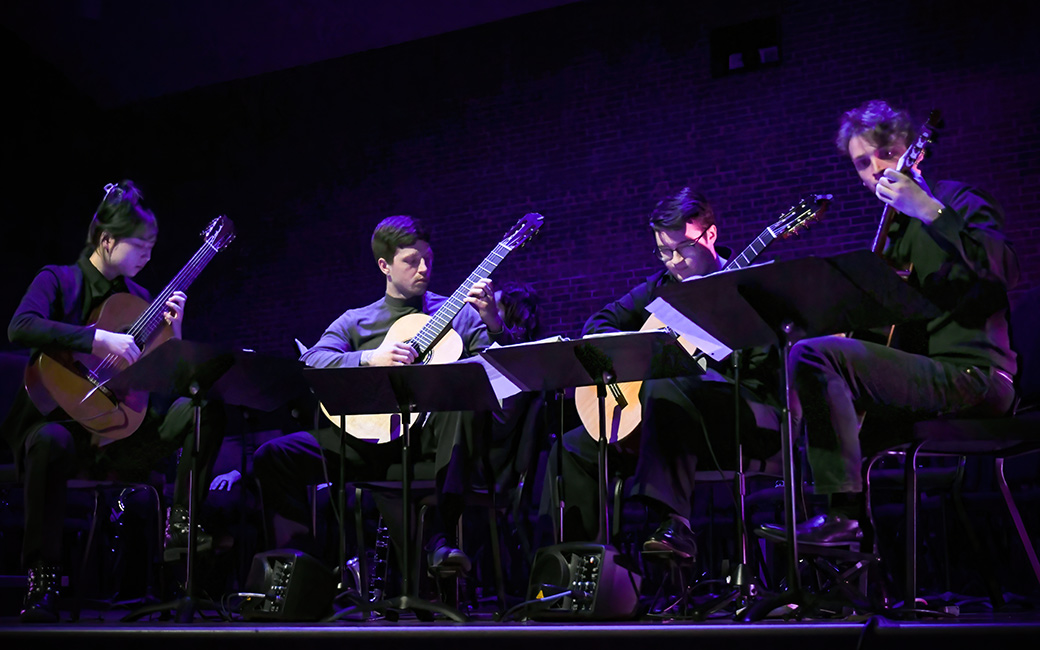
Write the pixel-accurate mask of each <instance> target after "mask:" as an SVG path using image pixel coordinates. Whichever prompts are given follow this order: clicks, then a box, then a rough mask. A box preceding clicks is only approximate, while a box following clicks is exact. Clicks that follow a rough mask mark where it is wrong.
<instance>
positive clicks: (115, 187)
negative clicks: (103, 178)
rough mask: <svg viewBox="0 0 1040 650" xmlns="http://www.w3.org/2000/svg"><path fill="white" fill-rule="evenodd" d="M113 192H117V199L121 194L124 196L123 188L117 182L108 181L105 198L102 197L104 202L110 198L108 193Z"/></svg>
mask: <svg viewBox="0 0 1040 650" xmlns="http://www.w3.org/2000/svg"><path fill="white" fill-rule="evenodd" d="M112 192H115V193H116V196H115V198H117V199H118V198H120V197H121V196H123V188H121V187H119V186H118V185H116V184H115V183H107V184H106V185H105V198H103V199H101V201H102V202H104V201H107V200H108V195H109V194H111V193H112Z"/></svg>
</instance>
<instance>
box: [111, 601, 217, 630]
mask: <svg viewBox="0 0 1040 650" xmlns="http://www.w3.org/2000/svg"><path fill="white" fill-rule="evenodd" d="M202 606H205V607H206V608H208V609H217V604H216V603H214V602H213V601H210V600H196V599H195V598H190V597H187V596H185V597H182V598H178V599H177V600H171V601H167V602H165V603H156V604H155V605H148V606H146V607H142V608H140V609H137V610H135V611H132V612H130V613H129V614H127V615H126V616H124V617H123V618H122V619H121V620H122V621H123V622H124V623H126V622H132V621H137V620H140V619H142V618H144V617H145V616H150V615H151V614H162V613H167V612H172V613H173V618H174V621H175V622H177V623H191V622H192V621H194V619H195V613H196V612H197V611H199V610H200V609H202Z"/></svg>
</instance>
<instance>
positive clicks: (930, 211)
mask: <svg viewBox="0 0 1040 650" xmlns="http://www.w3.org/2000/svg"><path fill="white" fill-rule="evenodd" d="M947 210H948V208H947V207H946V206H945V205H944V204H943V203H942V201H939V200H938V199H932V200H931V201H929V202H928V204H927V205H926V206H925V207H924V208H922V209H921V211H920V214H919V216H918V218H919V219H920V220H921V221H923V222H925V223H932V222H933V221H935V220H936V219H938V218H939V217H941V216H943V214H945V213H946V212H947Z"/></svg>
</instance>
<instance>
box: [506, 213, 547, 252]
mask: <svg viewBox="0 0 1040 650" xmlns="http://www.w3.org/2000/svg"><path fill="white" fill-rule="evenodd" d="M544 220H545V217H543V216H542V215H540V214H538V213H537V212H528V213H527V214H525V215H524V216H522V217H520V220H519V221H517V222H516V225H515V226H513V227H512V228H510V230H509V232H507V233H506V235H505V237H503V238H502V246H505V247H506V248H508V249H509V250H511V251H512V250H516V249H517V248H520V247H521V246H523V245H524V244H526V243H527V242H528V240H529V239H531V238H532V237H534V236H535V234H536V233H537V232H538V230H539V229H540V228H541V227H542V222H543V221H544Z"/></svg>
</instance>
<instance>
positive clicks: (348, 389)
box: [303, 362, 499, 623]
mask: <svg viewBox="0 0 1040 650" xmlns="http://www.w3.org/2000/svg"><path fill="white" fill-rule="evenodd" d="M303 375H304V377H305V378H306V380H307V381H308V382H310V384H311V386H312V388H313V390H314V393H315V394H316V395H317V396H318V398H319V400H320V401H321V403H322V404H324V405H325V408H326V409H328V410H329V411H330V412H332V413H339V414H342V415H372V414H380V413H388V414H396V413H399V414H400V415H401V467H402V472H401V500H402V503H403V506H402V508H403V511H404V512H403V514H404V518H403V521H402V528H403V534H404V541H403V543H402V544H401V548H402V551H401V556H402V557H401V567H402V568H401V576H402V579H401V587H402V589H401V590H402V595H400V596H398V597H396V598H389V599H385V600H382V601H379V602H375V603H364V604H359V605H357V606H354V607H350V608H347V609H346V610H344V611H342V612H338V613H337V614H336V615H335V616H334V617H333V618H340V617H342V616H344V615H346V614H347V613H350V612H354V611H357V612H366V611H385V610H398V611H404V610H410V611H412V612H413V613H415V614H416V615H417V616H418V615H420V613H421V612H426V613H430V614H442V615H444V616H447V617H449V618H451V619H452V620H454V621H458V622H460V623H461V622H465V621H467V620H469V619H468V617H467V616H466V615H465V614H463V613H461V612H459V611H458V610H457V609H455V608H453V607H449V606H447V605H442V604H440V603H433V602H430V601H428V600H424V599H421V598H419V596H418V594H417V593H413V591H417V589H418V584H416V585H415V589H414V590H413V588H412V584H411V542H412V532H411V512H410V508H411V494H410V492H411V481H412V469H413V468H412V460H411V454H410V448H411V426H408V424H407V423H408V422H410V421H411V414H412V413H434V412H438V411H492V410H496V409H498V408H499V405H498V400H497V399H496V398H495V393H494V391H492V390H491V384H490V383H489V382H488V378H487V372H486V371H485V370H484V368H483V367H482V366H481V365H480V364H477V363H467V362H461V363H448V364H433V365H414V366H366V367H359V368H305V369H304V370H303ZM449 386H450V387H451V390H445V387H449ZM344 435H346V434H344ZM341 479H342V477H341ZM341 489H342V486H341ZM341 545H342V541H341Z"/></svg>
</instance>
